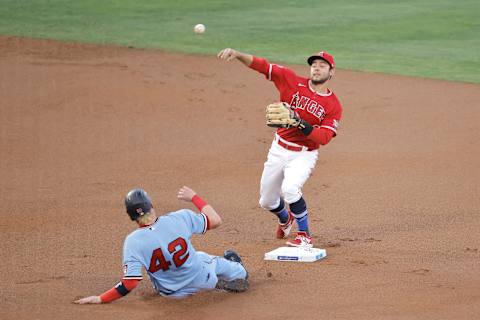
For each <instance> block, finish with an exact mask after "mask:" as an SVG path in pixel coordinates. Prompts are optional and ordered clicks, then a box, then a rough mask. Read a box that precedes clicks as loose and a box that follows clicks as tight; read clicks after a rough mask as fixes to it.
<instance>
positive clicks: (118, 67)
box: [0, 37, 480, 320]
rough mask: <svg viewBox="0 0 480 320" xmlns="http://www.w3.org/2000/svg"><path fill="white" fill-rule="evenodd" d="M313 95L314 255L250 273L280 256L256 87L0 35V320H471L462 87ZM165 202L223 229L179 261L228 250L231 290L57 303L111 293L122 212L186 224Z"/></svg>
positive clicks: (473, 196)
mask: <svg viewBox="0 0 480 320" xmlns="http://www.w3.org/2000/svg"><path fill="white" fill-rule="evenodd" d="M293 68H294V69H295V70H296V71H297V72H298V73H301V74H306V73H307V72H308V69H307V66H293ZM332 87H333V89H334V91H335V92H336V93H337V95H338V96H339V98H340V100H341V101H342V103H343V106H344V118H343V121H342V124H341V125H342V127H341V129H340V131H339V134H338V136H337V137H336V138H335V139H334V140H333V142H332V143H331V144H329V145H328V146H326V147H324V148H321V150H320V153H319V161H318V163H317V167H316V170H315V171H314V174H313V176H312V177H311V178H310V180H309V181H308V183H307V185H306V186H305V196H306V200H307V202H308V204H309V209H310V210H309V212H310V221H311V230H312V232H313V235H314V241H315V245H316V246H317V247H320V248H326V249H327V251H328V257H327V259H325V260H323V261H321V262H316V263H311V264H308V263H305V264H295V263H279V262H265V261H263V259H262V258H263V254H264V253H265V252H266V251H270V250H272V249H273V248H276V247H278V246H281V245H282V244H283V241H280V240H276V239H274V234H275V224H276V222H275V219H274V218H273V216H272V215H271V214H269V213H266V212H264V211H263V210H262V209H260V208H259V207H258V205H257V202H258V189H259V179H260V175H261V172H262V167H263V162H264V161H265V158H266V155H267V151H268V148H269V145H270V143H271V141H272V137H273V131H272V129H270V128H267V127H266V126H265V123H264V106H266V104H268V103H270V102H273V101H275V100H276V98H277V93H276V90H275V88H274V86H273V85H272V84H271V83H269V82H268V81H265V80H264V79H263V76H261V75H260V74H257V73H256V72H253V71H251V70H248V69H247V68H245V67H243V66H242V65H241V64H240V63H232V64H230V65H228V66H226V65H225V63H223V62H221V61H219V60H217V59H216V58H215V57H214V56H203V57H198V56H193V55H181V54H171V53H168V54H167V53H164V52H162V51H156V50H137V49H127V48H119V47H111V46H93V45H79V44H68V43H62V42H55V41H47V40H28V39H21V38H15V37H0V106H1V108H0V130H1V132H0V151H1V161H0V164H1V166H0V175H1V180H0V192H1V203H2V205H1V206H2V208H1V211H0V243H1V251H0V258H1V260H2V263H1V264H0V275H1V282H2V285H1V289H0V304H1V307H0V318H1V319H5V320H7V319H15V320H20V319H29V320H31V319H89V320H91V319H115V320H117V319H222V320H224V319H265V320H270V319H271V320H273V319H279V318H280V319H294V318H296V319H435V320H437V319H477V318H478V317H479V315H480V290H479V288H480V276H479V274H480V263H479V261H480V252H479V249H480V232H479V230H480V219H479V216H480V209H479V208H480V198H479V194H480V189H479V183H478V182H479V181H480V168H479V163H480V148H479V143H478V141H480V130H479V120H480V107H479V101H480V87H479V85H478V84H464V83H452V82H447V81H440V80H425V79H419V78H415V79H412V78H407V77H397V76H386V75H381V74H369V73H361V72H349V71H345V70H342V69H340V70H338V71H337V74H336V77H335V79H334V80H333V82H332ZM182 185H188V186H191V187H192V188H194V189H195V190H196V191H198V192H199V193H200V195H202V196H203V197H204V198H205V199H206V200H207V201H208V202H209V203H211V204H212V205H213V206H214V207H215V208H217V209H218V211H219V212H220V213H221V215H222V217H223V220H224V225H222V226H221V227H220V228H219V229H217V230H213V231H211V232H208V233H207V234H206V235H205V236H203V237H202V236H198V237H194V239H193V243H194V245H195V246H196V248H197V249H198V250H203V251H207V252H209V253H212V254H218V255H221V254H222V252H223V250H224V249H226V248H235V249H236V250H237V251H238V252H239V253H240V254H241V255H242V257H244V261H245V264H246V267H247V268H248V270H249V272H250V279H251V290H250V291H248V292H246V293H244V294H227V293H221V292H209V293H202V294H198V295H197V296H194V297H191V298H187V299H184V300H167V299H165V298H162V297H159V296H157V295H156V294H155V293H154V291H153V290H152V288H151V285H150V282H149V280H148V279H145V280H144V281H142V283H141V285H140V286H139V287H138V288H137V289H136V290H135V291H133V292H132V293H131V294H130V295H129V296H127V297H126V298H124V299H122V300H119V301H116V302H114V303H111V304H109V305H95V306H78V305H74V304H72V303H71V302H72V301H73V300H74V299H75V298H77V297H80V296H85V295H92V294H99V293H102V292H103V291H104V290H107V289H109V288H111V287H112V285H114V284H115V283H117V282H118V280H119V279H120V277H121V275H122V265H121V251H122V243H123V239H124V237H125V236H126V235H127V234H128V233H129V232H130V231H132V230H134V228H135V225H134V224H133V223H132V222H131V221H130V220H129V218H128V216H127V215H126V213H124V208H123V196H124V194H125V193H126V192H127V191H128V190H129V189H130V188H132V187H137V186H140V187H143V188H145V189H146V190H147V191H148V192H149V193H150V195H151V196H152V198H153V200H154V202H155V204H156V208H157V212H161V213H163V212H166V211H172V210H176V209H179V208H181V207H185V206H186V207H188V208H191V209H193V207H192V206H189V205H188V204H185V203H184V202H179V201H177V200H176V193H177V190H178V188H180V187H181V186H182Z"/></svg>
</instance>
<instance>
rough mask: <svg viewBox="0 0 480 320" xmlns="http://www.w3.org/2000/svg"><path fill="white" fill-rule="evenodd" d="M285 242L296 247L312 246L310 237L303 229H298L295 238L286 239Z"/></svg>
mask: <svg viewBox="0 0 480 320" xmlns="http://www.w3.org/2000/svg"><path fill="white" fill-rule="evenodd" d="M286 244H287V245H289V246H291V247H298V248H312V247H313V243H312V238H311V237H310V236H309V235H308V234H307V233H306V232H305V231H298V232H297V236H296V237H295V239H294V240H289V241H287V242H286Z"/></svg>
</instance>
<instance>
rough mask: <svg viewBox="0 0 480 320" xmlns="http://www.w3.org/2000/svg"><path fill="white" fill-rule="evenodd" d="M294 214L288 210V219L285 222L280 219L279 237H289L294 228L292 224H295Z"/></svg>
mask: <svg viewBox="0 0 480 320" xmlns="http://www.w3.org/2000/svg"><path fill="white" fill-rule="evenodd" d="M293 220H294V218H293V216H292V213H291V212H290V211H288V220H287V222H285V223H281V222H280V220H278V226H277V239H285V238H286V237H288V235H289V234H290V230H292V225H293Z"/></svg>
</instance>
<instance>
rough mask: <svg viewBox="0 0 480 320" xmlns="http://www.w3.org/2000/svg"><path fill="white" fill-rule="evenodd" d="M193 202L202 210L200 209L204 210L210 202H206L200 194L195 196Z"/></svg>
mask: <svg viewBox="0 0 480 320" xmlns="http://www.w3.org/2000/svg"><path fill="white" fill-rule="evenodd" d="M192 202H193V204H194V205H195V207H197V208H198V210H200V211H202V210H203V208H204V207H205V206H206V205H207V204H208V203H207V202H205V200H203V199H202V198H200V197H199V196H198V195H194V196H193V198H192Z"/></svg>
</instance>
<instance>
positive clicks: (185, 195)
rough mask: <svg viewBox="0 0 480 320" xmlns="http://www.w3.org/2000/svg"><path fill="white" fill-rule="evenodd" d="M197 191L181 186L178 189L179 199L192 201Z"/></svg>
mask: <svg viewBox="0 0 480 320" xmlns="http://www.w3.org/2000/svg"><path fill="white" fill-rule="evenodd" d="M196 194H197V193H196V192H195V191H193V190H192V189H190V188H189V187H187V186H183V187H181V188H180V190H179V191H178V195H177V198H178V199H179V200H184V201H192V198H193V197H194V196H195V195H196Z"/></svg>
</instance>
